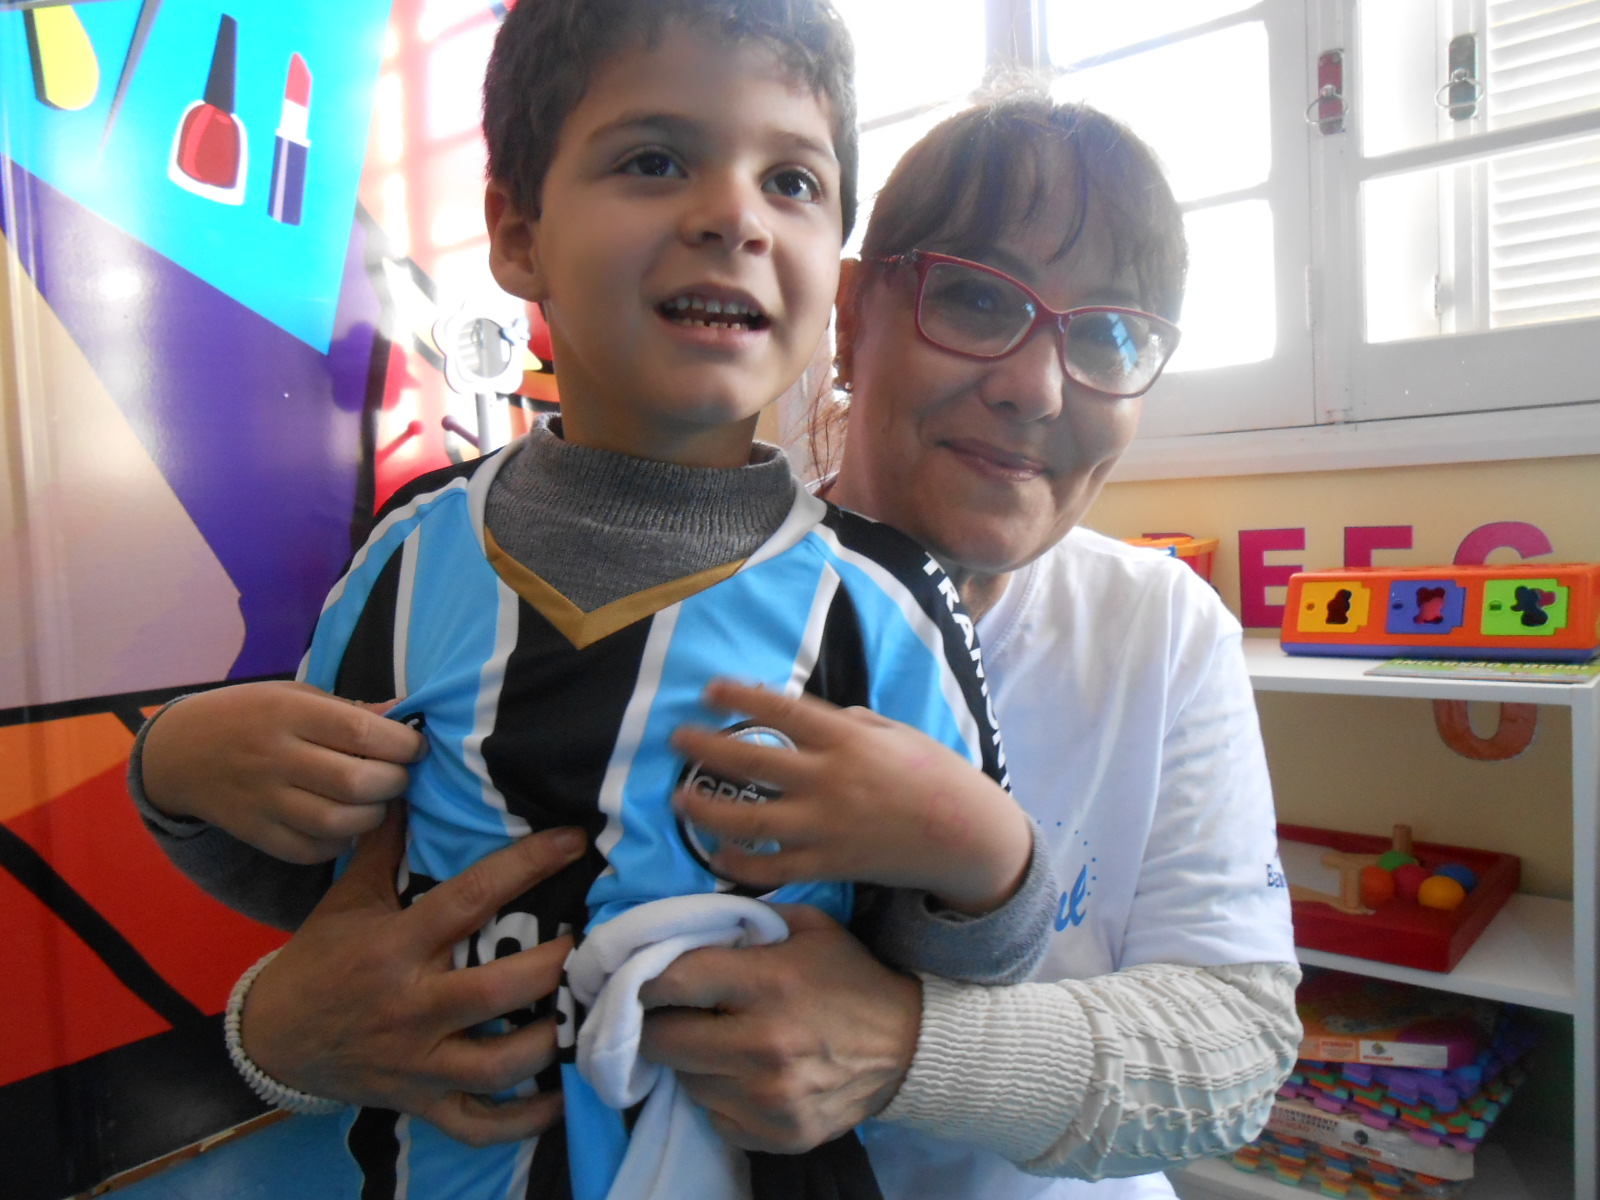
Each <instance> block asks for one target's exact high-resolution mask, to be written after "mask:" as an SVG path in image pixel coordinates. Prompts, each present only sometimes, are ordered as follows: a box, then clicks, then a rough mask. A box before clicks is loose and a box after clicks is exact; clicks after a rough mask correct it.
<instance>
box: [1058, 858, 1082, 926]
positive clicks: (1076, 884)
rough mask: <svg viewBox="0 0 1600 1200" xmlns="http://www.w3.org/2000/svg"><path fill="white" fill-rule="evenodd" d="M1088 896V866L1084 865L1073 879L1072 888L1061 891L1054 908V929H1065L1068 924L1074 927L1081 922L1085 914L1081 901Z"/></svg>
mask: <svg viewBox="0 0 1600 1200" xmlns="http://www.w3.org/2000/svg"><path fill="white" fill-rule="evenodd" d="M1088 898H1089V868H1088V867H1084V868H1082V869H1081V870H1079V872H1078V878H1077V879H1075V880H1073V883H1072V890H1071V891H1070V892H1062V893H1061V903H1060V905H1059V906H1058V907H1057V908H1056V931H1057V932H1060V931H1061V930H1064V929H1066V928H1067V927H1068V926H1073V927H1076V926H1078V925H1082V924H1083V918H1084V916H1085V915H1086V914H1085V913H1084V911H1083V903H1084V901H1085V900H1087V899H1088Z"/></svg>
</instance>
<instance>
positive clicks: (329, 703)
mask: <svg viewBox="0 0 1600 1200" xmlns="http://www.w3.org/2000/svg"><path fill="white" fill-rule="evenodd" d="M391 705H392V702H391V704H384V705H375V706H370V707H369V706H367V705H361V704H353V703H351V702H349V701H347V700H340V699H338V698H337V697H335V696H330V695H329V694H328V693H327V692H323V691H320V690H318V689H317V688H314V687H310V686H308V685H307V684H303V683H290V682H287V681H268V682H263V683H242V684H234V685H233V686H230V687H224V688H218V689H216V690H215V691H210V692H200V693H197V694H196V695H193V696H187V697H185V698H184V699H183V700H181V701H179V702H178V703H177V704H174V705H172V706H171V707H170V708H168V709H166V710H165V711H164V712H162V714H161V715H160V717H159V718H157V719H156V721H155V723H154V724H152V725H151V726H150V728H149V730H148V732H147V733H146V734H145V740H144V751H143V759H142V775H143V782H144V792H145V797H146V799H148V800H149V801H150V803H151V804H153V805H154V806H155V807H156V808H157V809H159V810H160V811H162V812H164V813H167V814H169V815H170V816H177V817H198V818H200V819H201V820H204V821H209V822H210V823H211V824H213V825H216V826H219V827H220V828H222V829H224V830H226V831H227V832H228V833H230V834H232V835H233V836H234V837H236V838H238V839H239V840H240V841H242V842H246V843H248V844H249V845H251V846H254V847H255V848H256V849H257V850H260V851H263V852H264V853H266V854H270V855H272V856H273V857H274V858H281V859H283V860H284V861H285V862H292V863H317V862H327V861H328V860H329V859H332V858H337V857H338V856H339V855H340V854H343V853H344V852H345V851H346V850H348V849H349V848H350V841H351V839H352V838H354V837H356V836H358V835H359V834H362V833H366V832H367V831H369V830H371V829H375V828H377V826H378V823H379V822H381V821H382V820H383V814H384V810H385V805H386V802H387V801H389V800H393V799H394V798H396V797H397V796H400V795H401V794H403V793H404V791H405V789H406V780H407V774H406V764H407V763H412V762H415V761H416V760H417V759H419V758H421V757H422V755H423V753H424V751H425V750H426V749H427V739H425V738H424V737H423V736H422V735H421V734H419V733H417V732H416V731H415V730H413V729H409V728H407V727H406V726H404V725H402V724H400V723H399V722H398V721H391V720H388V719H387V718H385V717H383V716H381V715H379V714H380V713H382V712H384V711H387V709H388V708H389V707H391Z"/></svg>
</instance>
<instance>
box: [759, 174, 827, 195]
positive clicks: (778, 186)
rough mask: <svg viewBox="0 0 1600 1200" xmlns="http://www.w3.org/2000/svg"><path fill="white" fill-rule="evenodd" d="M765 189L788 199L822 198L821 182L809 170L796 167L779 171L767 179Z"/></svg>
mask: <svg viewBox="0 0 1600 1200" xmlns="http://www.w3.org/2000/svg"><path fill="white" fill-rule="evenodd" d="M766 190H767V191H769V192H772V193H773V194H774V195H778V196H783V197H784V198H786V199H789V200H808V201H810V200H819V199H821V198H822V184H820V183H819V182H817V177H816V176H815V175H813V174H812V173H811V172H810V171H802V170H799V169H798V168H795V169H791V170H786V171H779V172H778V173H777V174H775V175H774V176H773V177H772V178H771V179H769V180H767V184H766Z"/></svg>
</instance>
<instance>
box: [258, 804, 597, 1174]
mask: <svg viewBox="0 0 1600 1200" xmlns="http://www.w3.org/2000/svg"><path fill="white" fill-rule="evenodd" d="M404 846H405V835H404V820H403V815H402V812H401V810H399V809H396V810H395V812H394V814H393V815H392V816H391V817H390V818H389V819H388V820H386V821H385V822H384V823H383V825H382V826H381V827H380V828H379V829H377V830H376V831H374V832H373V833H371V834H368V835H367V836H365V837H363V838H362V839H361V841H360V843H359V845H358V846H357V848H356V852H355V854H354V856H353V857H352V858H351V860H350V864H349V867H348V869H347V870H346V871H345V873H344V874H343V875H342V876H341V877H340V878H339V879H338V880H337V881H336V882H335V883H334V884H333V886H332V887H331V888H329V889H328V893H327V895H326V896H324V897H323V899H322V902H321V903H320V904H319V905H317V907H316V909H315V910H314V911H313V912H312V914H311V915H310V916H309V917H307V918H306V921H305V924H303V925H302V926H301V927H300V930H299V932H298V933H296V934H295V936H294V937H293V939H291V940H290V942H289V943H288V944H287V945H286V946H284V948H283V949H282V950H281V951H279V952H278V955H277V957H276V958H274V959H273V960H272V961H271V962H270V963H268V964H267V966H266V968H265V969H264V970H262V972H261V974H260V975H259V976H258V977H257V978H256V981H255V984H254V986H252V987H251V989H250V993H249V995H248V997H247V998H246V1001H245V1006H244V1013H243V1021H242V1025H241V1028H240V1035H241V1041H242V1043H243V1046H244V1050H245V1053H246V1054H248V1055H249V1056H250V1058H251V1059H253V1060H254V1061H255V1063H256V1065H257V1066H259V1067H260V1068H261V1069H262V1070H263V1071H265V1072H266V1073H267V1074H268V1075H271V1076H272V1077H273V1078H274V1079H277V1080H279V1081H280V1082H282V1083H286V1084H288V1085H289V1086H290V1087H294V1088H298V1089H300V1090H301V1091H304V1092H308V1093H310V1094H311V1095H314V1096H326V1097H329V1098H331V1099H335V1100H343V1101H345V1102H347V1103H350V1104H362V1105H367V1106H371V1107H377V1108H390V1109H395V1110H397V1111H399V1112H406V1113H413V1114H415V1115H417V1116H420V1117H423V1118H424V1119H426V1120H427V1121H429V1122H431V1123H432V1124H434V1125H436V1126H438V1127H439V1128H440V1129H442V1130H444V1132H445V1133H447V1134H449V1135H450V1136H451V1137H453V1138H456V1139H457V1140H459V1141H462V1142H465V1143H467V1144H468V1145H473V1146H483V1145H488V1144H490V1143H492V1142H507V1141H516V1140H519V1139H522V1138H527V1137H532V1136H534V1135H535V1134H537V1133H539V1132H541V1131H542V1130H544V1129H545V1128H546V1127H548V1126H549V1125H550V1124H551V1123H553V1122H554V1121H555V1120H556V1119H557V1118H558V1117H559V1115H560V1113H561V1095H560V1093H559V1092H552V1093H541V1094H538V1095H534V1096H529V1097H525V1098H521V1099H517V1100H512V1101H508V1102H504V1103H494V1102H491V1101H488V1100H486V1099H485V1098H484V1097H486V1096H489V1095H491V1094H493V1093H496V1092H500V1091H503V1090H505V1089H506V1088H510V1087H512V1086H514V1085H516V1084H519V1083H521V1082H523V1081H524V1080H527V1079H531V1078H533V1076H535V1075H536V1074H538V1073H539V1072H540V1071H542V1070H544V1069H545V1068H546V1067H547V1066H549V1065H550V1064H551V1062H553V1061H554V1058H555V1042H556V1034H555V1023H554V1021H553V1020H550V1019H547V1020H541V1021H535V1022H533V1023H532V1024H530V1025H527V1026H524V1027H522V1028H520V1029H517V1030H514V1031H513V1032H510V1033H506V1034H501V1035H497V1036H489V1037H482V1036H475V1035H472V1034H469V1032H468V1031H469V1030H471V1029H473V1027H474V1026H477V1025H479V1024H481V1023H482V1022H484V1021H488V1020H491V1019H493V1018H495V1017H498V1016H500V1015H501V1014H503V1013H507V1012H511V1011H513V1010H515V1009H519V1008H528V1007H531V1006H532V1005H533V1004H534V1003H535V1002H536V1001H538V1000H540V999H542V998H543V997H545V996H548V995H550V994H551V993H552V992H554V990H555V988H556V985H557V984H558V983H559V982H560V978H561V964H562V963H563V962H564V961H565V960H566V956H567V953H568V951H569V950H571V948H572V943H571V939H570V938H559V939H557V940H555V941H551V942H546V943H543V944H541V945H539V946H535V947H533V948H532V949H528V950H524V951H522V952H521V953H518V954H512V955H508V956H507V957H505V958H500V959H496V960H495V961H494V962H490V963H485V964H484V965H482V966H477V967H465V968H462V969H461V970H453V969H452V967H451V948H452V947H453V946H454V945H455V944H456V943H457V942H458V941H460V940H461V939H462V938H463V937H466V936H467V935H468V934H470V933H471V932H473V931H474V930H476V929H479V928H481V927H482V926H483V924H484V922H486V921H487V920H489V919H490V918H491V917H492V916H494V914H495V912H496V911H497V910H498V909H499V908H500V906H501V905H503V904H505V903H507V902H509V901H510V900H512V899H513V898H515V897H516V896H518V895H521V894H522V893H523V892H525V891H527V890H528V889H529V888H530V887H532V886H533V885H534V884H536V883H538V882H539V881H540V880H542V879H544V878H546V877H547V876H549V875H552V874H554V873H555V872H556V871H558V870H560V869H561V868H562V867H565V866H566V865H567V864H568V863H571V862H572V861H574V860H575V859H577V858H578V857H579V856H581V855H582V853H583V849H584V837H583V834H582V833H581V832H579V831H577V830H574V829H555V830H549V831H546V832H544V833H536V834H533V835H532V836H530V837H526V838H523V839H521V840H520V841H518V842H516V843H515V844H513V845H511V846H508V847H507V848H506V849H504V850H500V851H498V852H496V853H494V854H491V855H489V856H488V857H487V858H484V859H482V860H480V861H479V862H477V863H476V864H474V865H473V866H471V867H469V868H468V869H467V870H465V871H463V872H462V873H461V874H460V875H457V876H455V877H454V878H452V879H448V880H446V881H445V882H443V883H441V884H439V885H438V886H437V887H434V888H432V889H430V890H429V891H427V892H426V893H424V894H423V895H422V896H421V897H419V898H418V899H417V901H416V902H415V903H414V904H412V905H411V906H410V907H409V908H406V909H402V908H401V907H400V902H399V900H398V899H397V898H396V896H395V889H394V879H395V870H396V868H397V866H398V865H399V862H400V856H401V854H402V852H403V850H404Z"/></svg>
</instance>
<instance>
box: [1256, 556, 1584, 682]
mask: <svg viewBox="0 0 1600 1200" xmlns="http://www.w3.org/2000/svg"><path fill="white" fill-rule="evenodd" d="M1281 642H1282V645H1283V648H1284V650H1285V651H1287V652H1288V653H1290V654H1322V655H1340V656H1345V657H1354V658H1456V659H1499V660H1504V661H1510V662H1588V661H1589V660H1590V659H1592V658H1594V657H1596V655H1600V563H1511V564H1506V565H1491V566H1450V567H1363V568H1351V569H1346V570H1340V571H1301V572H1299V573H1297V574H1295V575H1292V576H1290V578H1289V597H1288V602H1287V603H1286V604H1285V605H1284V610H1283V632H1282V636H1281Z"/></svg>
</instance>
